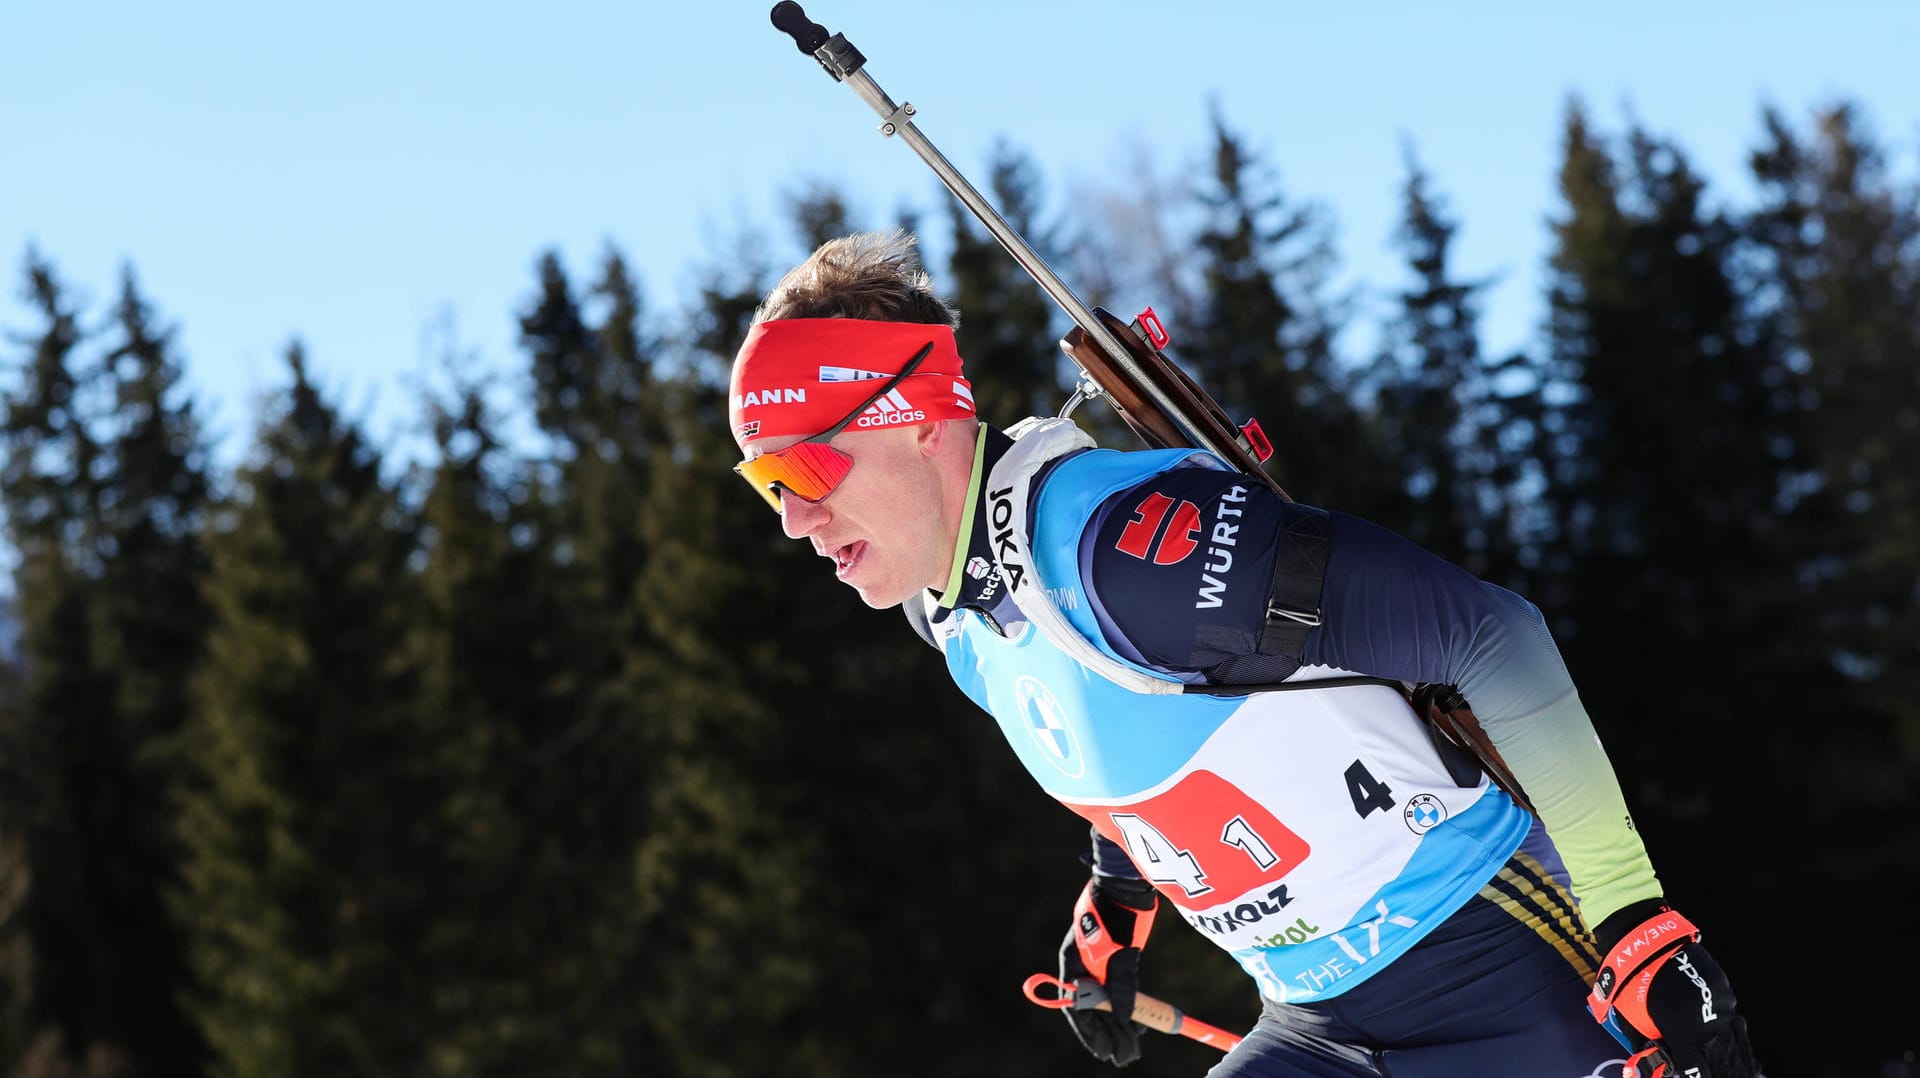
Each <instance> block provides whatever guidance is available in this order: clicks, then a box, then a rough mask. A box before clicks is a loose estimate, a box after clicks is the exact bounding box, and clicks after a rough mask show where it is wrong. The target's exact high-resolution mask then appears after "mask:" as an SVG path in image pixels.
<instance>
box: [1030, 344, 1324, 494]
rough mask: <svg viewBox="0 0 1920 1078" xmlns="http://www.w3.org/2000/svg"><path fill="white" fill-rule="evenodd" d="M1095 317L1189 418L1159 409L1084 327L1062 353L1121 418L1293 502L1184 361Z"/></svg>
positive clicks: (1165, 444) (1160, 445) (1144, 434)
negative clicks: (1220, 461)
mask: <svg viewBox="0 0 1920 1078" xmlns="http://www.w3.org/2000/svg"><path fill="white" fill-rule="evenodd" d="M1091 313H1092V314H1093V317H1094V318H1096V319H1098V320H1099V321H1100V323H1101V324H1102V325H1104V326H1105V327H1106V329H1107V331H1108V333H1110V334H1111V335H1112V336H1113V338H1114V339H1115V340H1117V341H1119V342H1120V343H1121V344H1122V345H1123V346H1125V347H1126V348H1127V350H1128V351H1129V352H1131V353H1132V354H1133V359H1134V364H1135V366H1136V367H1137V368H1138V369H1139V370H1140V371H1141V372H1142V373H1143V375H1144V376H1145V377H1146V378H1147V379H1149V380H1151V381H1152V382H1153V384H1155V385H1156V386H1157V387H1158V388H1159V389H1160V391H1161V395H1162V396H1164V397H1165V398H1166V399H1168V400H1171V401H1172V402H1173V403H1174V405H1175V407H1177V408H1179V409H1180V411H1181V413H1182V416H1181V418H1184V419H1185V420H1186V422H1184V423H1182V422H1179V420H1178V419H1176V417H1173V416H1169V415H1166V414H1165V413H1163V412H1162V411H1161V410H1160V409H1158V408H1156V407H1155V406H1154V404H1153V397H1152V395H1150V394H1149V393H1148V392H1147V391H1146V390H1145V389H1144V388H1143V387H1141V386H1139V385H1137V384H1135V382H1134V380H1133V379H1132V378H1130V377H1129V376H1128V374H1127V372H1126V370H1125V369H1123V368H1122V367H1121V366H1120V365H1119V364H1116V363H1115V362H1114V361H1113V359H1112V358H1111V357H1110V356H1108V355H1107V352H1106V349H1104V348H1102V347H1101V346H1100V344H1099V342H1097V341H1095V340H1094V339H1093V338H1092V337H1091V336H1089V335H1088V333H1087V331H1086V330H1085V329H1084V328H1083V327H1081V326H1074V327H1073V328H1072V329H1071V330H1069V331H1067V335H1066V336H1065V337H1062V338H1061V339H1060V350H1061V351H1062V352H1065V353H1066V354H1067V357H1068V358H1070V359H1072V360H1073V362H1074V364H1075V365H1076V366H1078V367H1079V368H1080V369H1081V370H1083V371H1085V372H1086V373H1087V377H1089V378H1091V379H1093V381H1094V384H1095V385H1097V386H1099V387H1100V392H1101V393H1103V394H1104V395H1105V396H1106V398H1107V400H1108V401H1109V402H1110V403H1112V405H1113V409H1114V411H1116V412H1118V413H1120V418H1121V419H1123V420H1125V421H1126V424H1127V426H1129V427H1131V428H1132V429H1133V432H1134V433H1135V434H1137V435H1139V436H1140V440H1141V441H1143V442H1146V443H1147V444H1148V445H1150V446H1152V447H1153V448H1155V449H1196V448H1201V449H1210V450H1212V451H1213V452H1215V453H1216V454H1219V455H1220V456H1223V457H1225V458H1226V460H1227V463H1229V464H1231V465H1233V466H1234V467H1235V468H1237V469H1238V470H1240V471H1242V472H1245V473H1247V474H1248V475H1250V476H1253V477H1254V478H1256V479H1259V480H1260V481H1261V482H1263V483H1265V484H1266V485H1267V486H1269V487H1272V488H1273V492H1274V493H1275V494H1278V495H1280V497H1282V498H1285V499H1286V500H1288V501H1292V500H1293V499H1292V498H1290V497H1288V495H1287V492H1286V491H1285V490H1284V489H1282V488H1281V486H1280V484H1279V483H1277V482H1275V481H1274V478H1273V477H1272V476H1271V475H1268V474H1267V470H1266V467H1265V466H1264V465H1262V464H1261V462H1260V457H1259V455H1258V454H1257V453H1255V451H1254V449H1253V447H1252V446H1251V445H1250V444H1249V443H1248V441H1247V438H1246V435H1244V434H1243V433H1242V432H1241V430H1240V428H1239V427H1236V426H1235V425H1234V423H1233V420H1231V419H1229V418H1227V413H1226V412H1225V410H1223V409H1222V408H1221V407H1220V405H1219V404H1218V403H1217V402H1215V401H1214V399H1213V398H1212V397H1211V396H1209V395H1208V394H1207V391H1206V390H1204V389H1201V388H1200V385H1199V383H1197V382H1195V381H1194V380H1193V378H1192V376H1190V375H1188V374H1187V372H1186V371H1185V370H1183V369H1181V367H1180V365H1179V364H1178V363H1175V362H1174V361H1173V360H1172V358H1170V357H1169V356H1168V355H1167V354H1166V353H1165V352H1162V351H1160V350H1159V349H1157V348H1155V347H1153V345H1152V344H1151V343H1149V342H1148V341H1147V340H1146V338H1145V335H1144V334H1143V333H1142V332H1141V331H1140V330H1139V329H1137V328H1135V327H1133V326H1130V325H1128V324H1127V323H1125V322H1122V321H1120V319H1119V318H1117V317H1115V316H1114V314H1113V313H1112V312H1110V311H1108V310H1107V309H1106V308H1104V307H1095V308H1093V309H1092V312H1091ZM1183 428H1184V429H1185V430H1194V431H1198V432H1201V434H1202V436H1203V437H1204V438H1205V440H1206V441H1207V442H1208V443H1211V444H1207V445H1200V446H1196V445H1195V444H1194V441H1193V440H1192V439H1190V438H1188V437H1187V436H1186V434H1185V433H1184V432H1183Z"/></svg>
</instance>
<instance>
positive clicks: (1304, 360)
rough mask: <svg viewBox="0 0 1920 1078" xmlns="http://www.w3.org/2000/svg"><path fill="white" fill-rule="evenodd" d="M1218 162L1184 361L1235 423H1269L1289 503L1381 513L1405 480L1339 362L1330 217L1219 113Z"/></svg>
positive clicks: (1207, 192)
mask: <svg viewBox="0 0 1920 1078" xmlns="http://www.w3.org/2000/svg"><path fill="white" fill-rule="evenodd" d="M1211 163H1212V170H1211V172H1210V174H1209V176H1208V178H1207V183H1206V184H1205V186H1203V187H1202V189H1201V191H1200V194H1199V199H1200V203H1201V206H1202V207H1203V208H1204V211H1205V219H1204V222H1203V224H1202V226H1201V229H1200V233H1199V236H1198V238H1197V242H1196V244H1195V247H1196V249H1197V251H1198V257H1197V259H1196V261H1197V263H1198V269H1199V272H1200V274H1201V278H1202V287H1201V290H1200V303H1201V307H1200V310H1199V311H1198V312H1197V314H1196V315H1195V316H1194V318H1193V322H1194V326H1193V328H1192V329H1190V330H1186V331H1184V332H1183V333H1182V334H1181V336H1180V339H1181V344H1180V346H1179V348H1178V357H1179V359H1180V360H1182V361H1183V362H1184V363H1186V364H1187V365H1188V367H1189V368H1190V372H1191V373H1192V374H1193V375H1194V377H1195V378H1196V380H1197V381H1199V383H1200V384H1201V385H1202V386H1204V387H1206V388H1207V390H1208V391H1209V392H1210V393H1211V394H1212V395H1213V396H1214V397H1215V399H1217V400H1218V401H1219V402H1220V404H1221V406H1222V407H1223V408H1225V409H1226V410H1227V413H1228V415H1229V416H1232V417H1233V418H1235V419H1236V420H1239V419H1241V418H1242V417H1247V416H1252V417H1255V418H1258V419H1260V421H1261V424H1262V426H1263V428H1264V429H1265V431H1266V433H1267V437H1268V438H1269V439H1270V440H1271V441H1272V443H1273V448H1274V456H1273V459H1272V460H1269V461H1267V464H1266V467H1267V471H1268V473H1269V474H1271V475H1272V476H1274V477H1275V478H1276V479H1278V480H1279V482H1280V485H1281V486H1282V487H1284V488H1285V489H1286V490H1287V492H1288V493H1289V494H1290V495H1292V496H1293V497H1294V498H1296V499H1298V500H1300V501H1304V502H1308V503H1310V504H1315V505H1324V506H1329V507H1332V508H1337V509H1345V510H1348V511H1352V512H1359V513H1363V514H1364V513H1375V514H1379V513H1380V511H1381V510H1382V509H1383V508H1386V507H1388V506H1390V505H1392V504H1393V503H1394V502H1396V501H1397V500H1398V499H1399V493H1398V487H1399V484H1398V483H1397V482H1396V481H1395V480H1394V478H1393V476H1392V475H1391V474H1390V471H1389V469H1388V468H1387V467H1386V466H1385V458H1384V451H1383V449H1382V447H1381V446H1380V445H1379V442H1378V439H1377V435H1376V433H1375V431H1374V430H1373V429H1372V428H1371V427H1370V425H1369V424H1368V422H1367V419H1366V417H1365V416H1364V415H1363V414H1362V413H1361V412H1360V410H1359V408H1358V406H1357V405H1356V404H1355V402H1354V400H1353V398H1352V396H1351V395H1350V394H1349V393H1348V392H1347V390H1348V388H1349V383H1350V382H1351V381H1352V377H1351V373H1350V372H1349V371H1347V370H1345V369H1343V368H1342V367H1341V366H1340V364H1339V363H1338V361H1337V357H1336V355H1335V349H1334V341H1335V338H1336V337H1337V335H1338V333H1339V330H1340V328H1341V326H1340V324H1341V320H1342V318H1343V317H1344V315H1343V311H1342V306H1343V305H1342V303H1341V302H1340V301H1339V300H1338V299H1336V298H1335V297H1333V296H1331V295H1329V294H1328V293H1329V288H1330V285H1329V281H1330V278H1331V275H1332V271H1333V266H1334V252H1333V241H1332V235H1331V228H1330V225H1329V223H1328V222H1327V220H1326V218H1325V215H1324V212H1323V211H1322V210H1321V209H1320V208H1319V207H1316V206H1313V205H1309V204H1303V205H1293V204H1291V203H1290V202H1289V201H1288V200H1287V199H1286V198H1285V197H1284V196H1283V195H1282V194H1281V192H1280V191H1279V189H1278V184H1277V183H1276V182H1275V181H1274V180H1273V178H1272V177H1271V176H1270V174H1269V173H1268V170H1267V168H1266V166H1264V165H1263V164H1262V162H1261V161H1260V159H1259V158H1258V157H1257V156H1256V155H1254V154H1253V153H1251V152H1250V151H1249V150H1248V148H1247V146H1246V144H1245V142H1244V140H1243V139H1242V138H1241V137H1240V136H1238V135H1236V134H1235V133H1233V132H1232V131H1230V130H1228V128H1227V126H1226V123H1225V121H1224V120H1223V119H1222V118H1220V117H1219V116H1218V115H1217V114H1216V115H1215V117H1214V119H1213V128H1212V158H1211Z"/></svg>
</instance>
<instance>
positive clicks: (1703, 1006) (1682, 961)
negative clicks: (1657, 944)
mask: <svg viewBox="0 0 1920 1078" xmlns="http://www.w3.org/2000/svg"><path fill="white" fill-rule="evenodd" d="M1673 964H1674V965H1676V966H1678V967H1680V972H1682V973H1684V974H1686V975H1687V979H1688V980H1690V981H1692V982H1693V984H1694V987H1696V988H1698V989H1700V1021H1702V1022H1711V1021H1713V1020H1714V1019H1716V1018H1718V1017H1720V1016H1719V1015H1717V1014H1715V1013H1714V1011H1713V989H1711V988H1709V987H1707V979H1706V978H1705V977H1702V976H1700V971H1699V970H1697V969H1695V968H1694V967H1693V963H1692V962H1691V961H1689V960H1688V959H1687V952H1685V951H1681V952H1680V953H1679V954H1677V955H1675V956H1674V959H1673Z"/></svg>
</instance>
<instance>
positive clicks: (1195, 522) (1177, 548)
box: [1113, 490, 1200, 565]
mask: <svg viewBox="0 0 1920 1078" xmlns="http://www.w3.org/2000/svg"><path fill="white" fill-rule="evenodd" d="M1168 510H1172V512H1168ZM1163 524H1164V525H1165V526H1166V527H1165V530H1164V531H1163V530H1162V528H1161V525H1163ZM1199 531H1200V510H1199V509H1198V508H1197V507H1195V506H1194V504H1193V503H1192V502H1188V501H1183V502H1180V503H1179V504H1178V505H1176V504H1174V501H1173V499H1172V498H1169V497H1167V496H1166V495H1165V494H1162V493H1160V492H1159V491H1157V490H1156V491H1154V492H1153V493H1152V494H1149V495H1147V496H1146V497H1144V498H1142V499H1140V504H1139V505H1136V506H1134V507H1133V519H1132V520H1130V521H1128V522H1127V526H1126V529H1125V530H1124V531H1122V532H1121V533H1120V538H1119V540H1118V541H1116V542H1115V543H1114V544H1113V548H1114V549H1115V550H1118V551H1120V552H1121V553H1123V554H1131V555H1133V556H1134V557H1136V558H1139V559H1141V560H1142V561H1144V560H1146V558H1147V556H1148V554H1149V553H1151V554H1152V556H1153V563H1154V564H1155V565H1178V564H1180V563H1181V562H1183V561H1185V560H1186V558H1187V555H1189V554H1191V553H1193V552H1194V551H1195V550H1196V549H1198V548H1199V546H1200V542H1199V540H1197V539H1195V538H1194V536H1195V535H1196V534H1198V533H1199ZM1156 537H1158V539H1159V543H1158V545H1155V542H1154V540H1155V538H1156Z"/></svg>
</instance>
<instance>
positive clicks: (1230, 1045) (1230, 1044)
mask: <svg viewBox="0 0 1920 1078" xmlns="http://www.w3.org/2000/svg"><path fill="white" fill-rule="evenodd" d="M1042 986H1047V987H1051V988H1052V989H1053V993H1054V994H1053V995H1051V996H1043V995H1041V994H1040V989H1041V987H1042ZM1020 990H1021V991H1022V992H1024V993H1026V996H1027V998H1028V999H1030V1000H1032V1001H1033V1002H1034V1003H1036V1004H1038V1005H1039V1006H1042V1007H1045V1008H1047V1009H1049V1010H1055V1011H1064V1010H1067V1009H1069V1008H1071V1009H1073V1010H1076V1011H1110V1010H1112V1009H1113V1004H1112V1003H1110V1002H1108V1000H1107V990H1106V989H1105V988H1104V987H1102V986H1101V984H1100V982H1099V981H1096V980H1094V979H1093V978H1091V977H1085V978H1082V979H1079V980H1073V981H1063V980H1061V979H1060V978H1058V977H1055V976H1054V975H1053V974H1051V973H1036V974H1034V975H1033V976H1031V977H1028V978H1027V983H1026V984H1023V985H1021V986H1020ZM1133 1020H1134V1021H1136V1022H1138V1023H1140V1024H1141V1025H1143V1026H1146V1027H1147V1028H1148V1029H1151V1030H1156V1031H1158V1032H1160V1033H1176V1034H1179V1035H1180V1036H1182V1037H1188V1038H1191V1039H1193V1040H1196V1041H1199V1042H1200V1043H1201V1044H1207V1045H1212V1046H1213V1047H1215V1048H1218V1049H1220V1050H1221V1051H1222V1052H1231V1051H1233V1049H1234V1046H1236V1045H1238V1044H1239V1043H1240V1038H1239V1037H1237V1036H1235V1035H1234V1034H1232V1033H1228V1032H1227V1031H1226V1030H1224V1029H1221V1028H1220V1027H1219V1026H1213V1025H1208V1024H1207V1023H1205V1022H1202V1021H1200V1020H1199V1019H1197V1018H1188V1017H1187V1016H1186V1015H1184V1014H1181V1013H1180V1009H1179V1008H1178V1007H1175V1006H1174V1005H1173V1004H1171V1003H1167V1002H1166V1001H1164V1000H1158V999H1155V998H1153V997H1152V996H1146V995H1135V996H1134V997H1133Z"/></svg>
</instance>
